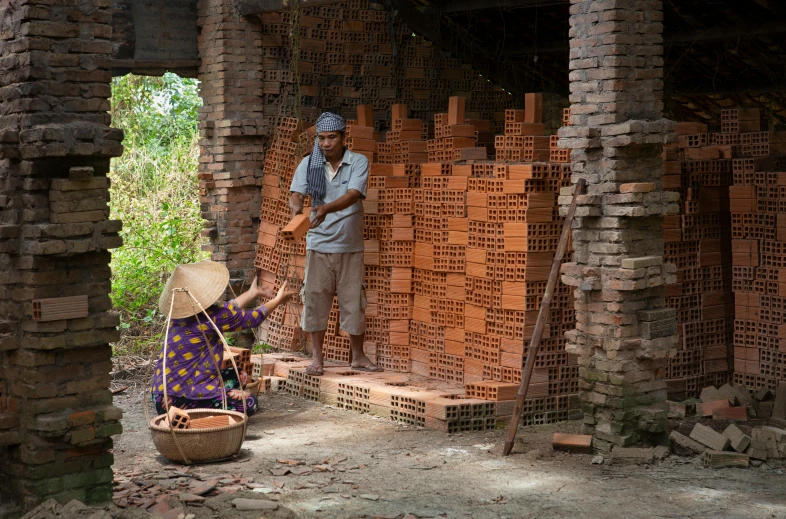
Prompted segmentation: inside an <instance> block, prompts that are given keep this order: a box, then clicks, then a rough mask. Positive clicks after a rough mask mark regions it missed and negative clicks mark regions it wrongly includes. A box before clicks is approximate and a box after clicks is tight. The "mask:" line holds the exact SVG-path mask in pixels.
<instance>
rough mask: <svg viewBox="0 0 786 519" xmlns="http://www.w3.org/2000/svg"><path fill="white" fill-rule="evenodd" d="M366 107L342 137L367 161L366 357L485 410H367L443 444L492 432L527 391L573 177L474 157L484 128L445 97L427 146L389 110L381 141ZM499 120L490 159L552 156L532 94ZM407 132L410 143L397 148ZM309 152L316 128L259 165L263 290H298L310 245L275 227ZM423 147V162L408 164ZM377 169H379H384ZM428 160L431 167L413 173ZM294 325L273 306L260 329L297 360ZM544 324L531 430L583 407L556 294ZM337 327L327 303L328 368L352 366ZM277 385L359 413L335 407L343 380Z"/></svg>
mask: <svg viewBox="0 0 786 519" xmlns="http://www.w3.org/2000/svg"><path fill="white" fill-rule="evenodd" d="M370 108H371V107H369V106H367V105H361V106H360V107H358V112H357V113H358V115H357V118H356V119H353V120H350V121H349V125H348V128H347V142H348V146H349V147H350V149H353V151H356V152H358V153H362V154H364V155H365V156H367V157H368V158H369V159H370V161H371V166H370V175H369V184H368V193H367V198H366V199H365V200H364V202H363V205H364V213H365V215H364V219H365V229H364V233H365V236H364V239H365V264H366V272H365V279H366V284H367V292H366V294H367V299H368V306H367V309H366V317H367V331H366V337H365V338H366V348H365V349H366V352H367V354H369V355H370V356H371V357H372V359H374V360H375V361H376V362H377V363H378V364H379V365H380V366H382V367H383V368H385V369H386V370H388V371H393V372H403V373H412V374H415V375H420V376H422V377H428V378H429V379H432V380H433V379H436V380H441V381H445V382H448V383H453V384H454V385H457V386H460V385H463V386H464V388H465V394H462V395H461V396H462V397H463V398H467V399H476V400H477V402H478V405H480V402H485V407H483V406H481V407H483V409H486V411H478V413H480V415H482V416H474V417H472V419H469V418H466V417H465V418H462V420H464V421H455V420H448V422H450V423H447V422H445V420H446V419H445V418H444V417H445V416H446V414H445V412H444V409H443V410H442V411H440V412H438V413H437V414H438V416H434V415H433V414H431V415H430V414H429V413H426V414H423V413H420V412H419V411H417V409H424V407H423V406H419V405H415V409H416V410H415V411H414V412H413V411H412V409H405V408H402V407H397V406H396V405H395V402H396V399H397V398H403V397H402V396H401V394H400V392H401V391H403V389H401V388H398V389H397V391H399V394H398V396H396V395H395V394H394V392H393V388H392V387H384V386H383V387H382V389H381V390H379V391H380V394H382V393H385V391H387V393H385V394H388V397H385V398H382V397H379V398H377V399H376V400H375V401H374V402H373V404H374V405H375V406H377V407H379V408H380V409H382V408H384V409H388V410H389V411H388V412H387V413H386V414H387V415H391V413H392V415H391V416H392V417H393V418H395V419H397V420H399V421H403V422H406V423H412V424H418V425H423V424H425V423H427V422H428V425H430V426H433V427H437V428H440V429H444V430H450V431H456V430H468V429H477V428H478V427H480V428H487V427H493V426H494V425H496V423H497V419H498V418H502V417H506V416H509V415H510V414H511V412H512V400H513V398H515V392H516V390H517V388H518V384H519V382H520V381H521V368H522V363H523V357H524V355H526V353H527V347H528V342H529V338H530V337H531V334H532V331H533V329H534V326H535V321H536V319H537V316H538V310H539V305H540V298H541V297H542V295H543V291H544V290H545V286H546V281H547V279H548V274H549V271H550V268H551V263H552V259H553V255H554V251H555V250H556V247H557V242H558V240H559V236H560V233H561V229H562V218H560V217H559V215H558V207H557V204H556V202H557V200H556V198H557V197H556V193H557V192H558V191H559V189H560V188H561V187H564V186H566V185H567V184H568V182H569V164H567V163H566V162H565V158H564V155H563V156H560V154H555V156H556V158H558V159H560V161H559V162H553V163H551V162H548V161H542V162H523V161H521V162H508V161H502V160H500V161H489V160H484V159H486V156H487V154H486V152H487V149H486V148H485V147H482V146H477V145H476V144H477V140H476V139H477V138H478V136H479V135H480V134H481V133H482V132H484V131H487V130H486V129H487V128H488V126H486V125H483V124H478V126H479V127H480V128H478V127H476V126H475V125H474V124H472V121H471V120H467V119H466V117H465V115H466V114H465V100H464V99H463V98H461V97H452V98H451V99H450V102H449V111H448V112H447V113H444V114H437V115H436V116H435V122H434V136H433V138H432V139H428V140H423V128H424V122H423V121H420V120H418V119H413V118H409V117H408V113H407V107H406V106H405V105H394V106H393V107H392V113H393V114H394V116H396V118H395V119H393V120H392V121H391V124H390V127H391V128H394V130H391V131H389V132H387V134H386V135H385V138H384V140H383V141H377V142H375V140H374V135H375V134H374V131H373V128H374V123H373V119H372V111H371V110H370ZM505 117H506V120H507V122H506V124H505V129H506V133H505V135H502V136H497V138H496V139H494V141H495V142H496V143H499V144H500V145H502V146H503V147H502V148H500V149H497V150H496V153H497V155H498V156H507V155H509V154H510V155H515V156H517V157H522V158H524V159H532V158H542V159H549V158H551V156H552V149H551V148H552V140H551V139H550V138H549V137H548V136H546V135H544V134H545V126H544V124H543V123H542V122H541V117H542V115H541V98H540V96H539V95H534V94H533V95H527V96H526V107H525V109H524V110H513V109H511V110H507V111H506V113H505ZM395 128H399V129H398V130H396V129H395ZM407 132H409V133H407ZM402 135H404V136H405V138H409V139H411V140H409V141H401V138H402ZM500 137H502V138H500ZM312 142H313V128H310V129H304V128H303V126H302V125H301V124H299V123H298V121H296V120H294V119H284V120H283V122H282V124H281V125H280V126H279V129H278V133H277V135H276V138H275V139H274V140H273V143H272V146H271V149H270V151H269V152H268V155H267V159H266V176H265V177H264V184H265V185H264V188H263V207H262V211H261V215H260V218H261V224H260V233H259V243H258V251H257V260H256V264H255V266H256V267H257V268H258V269H260V271H261V279H262V282H263V284H266V286H270V287H271V288H272V287H275V286H278V284H279V283H280V282H281V280H283V279H289V280H290V282H291V283H293V284H294V288H296V289H297V288H299V285H298V282H299V281H300V280H302V276H303V265H304V253H305V251H304V243H303V241H302V240H300V241H297V242H291V241H288V240H286V239H285V238H284V236H282V234H281V230H282V228H284V227H286V226H287V224H288V222H289V220H290V217H291V213H290V210H289V207H288V198H289V189H288V188H289V183H290V182H291V179H292V175H293V172H294V168H295V166H296V164H297V163H298V162H299V160H300V159H301V157H302V156H303V155H304V154H307V153H308V152H310V144H311V143H312ZM422 149H425V150H426V152H425V154H424V153H423V152H422V151H414V150H422ZM412 154H414V157H413V158H417V159H420V160H419V161H418V163H399V164H396V163H389V162H390V161H391V157H393V158H394V159H393V160H395V158H398V159H399V160H400V159H402V158H405V157H411V156H412ZM424 155H425V156H424ZM379 157H382V160H385V163H380V162H378V160H377V159H378V158H379ZM467 157H474V158H475V159H474V160H467V159H466V158H467ZM423 158H426V159H427V161H425V162H421V161H422V159H423ZM454 159H455V160H454ZM306 211H308V208H306ZM292 225H293V226H297V223H296V222H294V223H293V224H292ZM289 232H290V230H289V229H286V230H285V234H287V235H288V234H289ZM298 318H299V307H297V305H289V307H286V308H282V307H280V308H279V309H277V310H276V311H275V312H274V313H273V314H272V315H271V316H270V318H269V319H268V320H267V322H266V323H265V324H263V334H262V338H263V339H264V340H265V341H266V342H268V343H269V344H271V345H273V346H275V347H279V348H283V349H296V350H298V349H302V347H303V344H302V340H303V337H302V336H301V335H302V334H301V333H300V332H299V328H298V324H299V323H298ZM547 319H548V321H547V322H548V326H547V327H546V332H545V336H544V340H543V343H542V346H541V349H540V352H539V354H538V356H537V359H536V362H535V372H534V375H533V383H532V385H531V386H530V390H529V398H528V400H527V403H526V406H525V410H524V422H525V423H528V424H538V423H550V422H556V421H562V420H566V419H568V418H569V417H570V416H571V413H570V411H571V410H575V409H576V408H577V400H576V394H577V393H578V367H577V366H576V365H575V361H573V360H571V357H570V356H569V355H568V354H567V353H566V352H565V351H564V341H565V339H564V333H565V332H566V331H567V330H569V329H571V328H572V327H573V323H574V314H573V309H572V305H571V300H570V293H569V288H568V287H567V286H566V285H562V284H559V285H558V286H557V290H556V293H555V300H554V303H553V305H552V307H551V312H550V315H548V316H547ZM338 323H339V315H338V307H337V303H336V302H335V301H334V308H333V310H332V311H331V313H330V319H329V324H328V330H327V332H328V333H327V335H326V338H325V346H324V352H325V358H326V359H330V360H334V361H340V362H348V361H349V360H350V347H349V337H348V336H347V335H346V334H345V333H344V332H343V331H342V330H340V327H339V325H338ZM355 375H357V374H355ZM287 376H288V377H289V378H288V380H287V382H286V388H287V391H290V392H293V393H295V394H300V395H304V396H307V397H310V398H313V399H315V400H316V399H322V400H326V401H332V399H333V398H332V397H335V400H336V401H337V403H339V405H343V406H345V407H350V408H356V407H357V406H355V405H354V404H352V405H349V404H347V403H346V402H344V403H342V398H344V399H346V395H344V396H342V394H341V393H340V392H338V389H339V387H341V388H343V389H342V391H344V390H346V387H345V386H347V384H349V381H350V379H346V380H345V381H344V382H343V386H341V385H340V386H336V385H335V381H333V382H330V381H331V380H332V379H331V378H330V377H328V378H323V379H321V380H320V379H318V378H316V377H310V376H309V375H307V374H305V372H304V371H303V369H302V368H291V369H289V370H288V373H287ZM293 377H294V378H293ZM366 380H367V382H366V383H368V384H372V383H373V382H372V381H370V379H369V377H366ZM334 386H335V387H334ZM355 387H359V386H355ZM366 389H368V388H366ZM360 393H363V391H360ZM366 393H368V391H366ZM354 394H355V393H353V395H354ZM331 395H332V397H331ZM443 396H444V395H443ZM456 396H458V395H455V394H454V395H453V400H455V398H456ZM339 397H341V398H339ZM421 397H423V394H421ZM431 397H432V398H436V399H437V400H438V401H440V405H451V406H454V405H456V402H455V401H446V400H445V398H443V397H442V396H441V395H440V394H434V395H431ZM408 398H409V397H408ZM440 398H441V400H440ZM354 400H355V397H354V396H353V401H354ZM428 401H429V402H432V400H428ZM367 403H368V402H367ZM432 403H433V402H432ZM465 403H467V405H469V401H468V402H465ZM495 404H496V405H495ZM413 405H414V404H413ZM424 405H425V404H424ZM429 405H431V404H429ZM361 407H363V406H361ZM365 407H366V410H369V409H371V408H368V406H365ZM437 407H439V406H437ZM439 408H440V409H442V407H439ZM373 409H374V410H375V411H379V409H376V408H373ZM429 409H431V407H429ZM390 410H392V411H390ZM484 413H486V414H484ZM470 414H471V413H470ZM440 417H441V418H440ZM435 420H436V421H435ZM440 420H442V422H445V423H442V422H440ZM454 422H455V423H454ZM480 422H482V424H481V423H480Z"/></svg>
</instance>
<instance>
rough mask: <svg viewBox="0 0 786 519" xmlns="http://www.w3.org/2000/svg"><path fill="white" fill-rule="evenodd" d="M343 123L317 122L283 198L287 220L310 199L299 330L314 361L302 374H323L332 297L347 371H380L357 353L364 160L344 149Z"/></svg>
mask: <svg viewBox="0 0 786 519" xmlns="http://www.w3.org/2000/svg"><path fill="white" fill-rule="evenodd" d="M345 131H346V123H345V121H344V118H343V117H341V116H339V115H336V114H332V113H330V112H325V113H323V114H322V115H320V116H319V119H317V138H316V141H315V142H314V151H313V152H312V153H311V155H310V156H308V157H306V158H304V159H303V160H302V161H301V163H300V165H299V166H298V167H297V169H296V170H295V176H294V178H293V179H292V186H291V187H290V189H289V190H290V191H291V192H292V195H291V196H290V197H289V207H290V208H291V209H292V216H293V217H294V216H295V215H296V214H300V213H302V212H303V199H304V197H305V196H306V195H310V196H311V230H310V231H309V232H308V235H306V272H305V276H304V279H303V292H302V296H303V316H302V318H301V324H300V326H301V328H302V329H303V331H304V332H309V333H310V334H311V344H312V347H313V348H314V360H313V362H312V363H311V366H309V367H308V369H307V370H306V372H307V373H308V374H309V375H314V376H320V375H322V374H323V365H324V358H323V354H322V346H323V345H324V342H325V331H326V330H327V322H328V315H329V314H330V307H331V306H332V305H333V296H335V295H338V306H339V313H340V319H341V323H340V324H341V329H342V330H344V331H346V332H347V333H349V337H350V343H351V345H352V369H355V370H358V371H382V369H381V368H379V367H377V366H375V365H374V364H373V363H372V362H371V361H370V360H369V358H368V357H366V355H365V353H363V339H364V336H365V332H366V312H365V309H366V291H365V287H364V285H363V271H364V267H363V202H362V199H364V198H366V186H367V184H368V159H366V157H364V156H363V155H358V154H355V153H352V152H350V151H349V150H347V149H346V148H345V147H344V132H345Z"/></svg>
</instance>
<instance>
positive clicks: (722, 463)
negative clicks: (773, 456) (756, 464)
mask: <svg viewBox="0 0 786 519" xmlns="http://www.w3.org/2000/svg"><path fill="white" fill-rule="evenodd" d="M749 463H750V456H748V455H747V454H740V453H738V452H720V451H707V452H705V453H704V466H705V467H708V468H711V469H722V468H727V467H740V468H747V467H748V464H749Z"/></svg>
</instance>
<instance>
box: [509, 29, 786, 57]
mask: <svg viewBox="0 0 786 519" xmlns="http://www.w3.org/2000/svg"><path fill="white" fill-rule="evenodd" d="M666 29H667V30H668V27H666ZM783 33H786V22H784V23H772V24H763V25H757V26H749V27H715V28H708V29H700V30H696V31H689V32H683V33H676V34H670V35H668V36H666V37H665V38H664V39H663V46H664V47H669V46H680V47H682V46H685V45H692V44H694V43H709V42H714V41H730V42H737V41H738V40H748V39H755V38H758V37H760V36H770V35H777V34H783ZM569 49H570V46H569V42H568V40H567V32H566V34H565V39H564V40H560V41H554V40H552V41H546V42H544V43H542V44H537V45H532V44H528V45H526V46H524V47H514V48H511V49H510V50H508V51H506V52H505V55H506V56H522V55H535V54H550V53H555V52H568V50H569Z"/></svg>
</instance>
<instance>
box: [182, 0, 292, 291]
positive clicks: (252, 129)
mask: <svg viewBox="0 0 786 519" xmlns="http://www.w3.org/2000/svg"><path fill="white" fill-rule="evenodd" d="M235 4H236V2H235V1H233V0H199V2H198V3H197V10H198V20H197V23H198V25H199V27H200V35H199V55H200V58H201V60H202V64H201V66H200V68H199V80H200V82H201V84H200V94H201V97H202V100H203V102H204V106H203V107H202V108H201V109H200V111H199V136H200V140H199V146H200V157H199V178H200V200H201V204H202V218H204V219H205V230H204V231H203V235H205V236H207V237H209V238H210V244H208V245H206V246H205V247H204V248H205V249H206V250H208V251H209V252H210V253H211V259H212V260H213V261H219V262H222V263H224V264H226V266H227V268H228V269H229V272H230V278H231V282H232V283H233V286H234V288H235V290H236V291H237V290H239V288H240V285H241V284H242V282H243V281H244V280H249V281H250V280H251V278H252V277H253V274H252V273H253V268H254V257H255V256H256V239H257V232H258V230H259V209H260V205H261V193H260V187H261V186H262V165H263V162H264V154H265V141H264V138H265V136H266V135H268V133H269V131H268V130H269V129H270V128H269V127H268V125H267V119H266V118H265V117H264V116H263V106H262V91H263V86H264V84H263V77H262V60H263V54H262V49H261V48H260V47H261V45H262V39H263V36H262V34H261V28H260V24H259V23H256V24H255V23H251V21H249V19H247V18H245V17H242V16H241V15H240V14H239V13H238V11H237V7H236V5H235ZM279 38H280V36H279ZM287 187H288V186H287ZM246 288H247V286H246Z"/></svg>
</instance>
